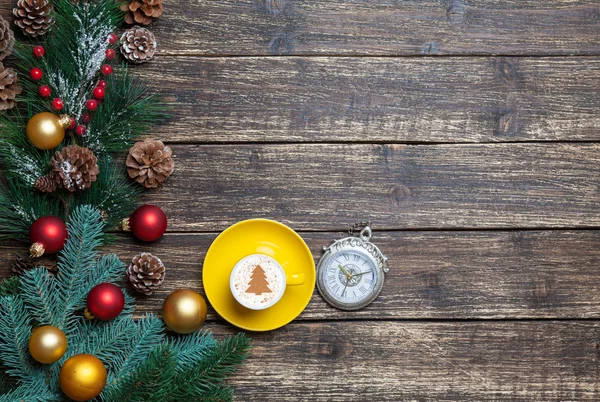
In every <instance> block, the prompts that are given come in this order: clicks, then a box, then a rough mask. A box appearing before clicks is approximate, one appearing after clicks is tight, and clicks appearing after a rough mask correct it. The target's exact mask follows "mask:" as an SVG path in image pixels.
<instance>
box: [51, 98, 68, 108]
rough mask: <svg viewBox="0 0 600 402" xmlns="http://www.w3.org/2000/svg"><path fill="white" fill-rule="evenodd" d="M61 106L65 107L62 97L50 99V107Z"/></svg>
mask: <svg viewBox="0 0 600 402" xmlns="http://www.w3.org/2000/svg"><path fill="white" fill-rule="evenodd" d="M63 107H65V104H64V103H63V100H62V99H60V98H54V99H52V109H54V110H62V108H63Z"/></svg>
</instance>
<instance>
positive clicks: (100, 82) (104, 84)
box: [97, 80, 108, 89]
mask: <svg viewBox="0 0 600 402" xmlns="http://www.w3.org/2000/svg"><path fill="white" fill-rule="evenodd" d="M107 86H108V84H107V83H106V81H104V80H100V81H98V85H97V87H98V88H102V89H106V87H107Z"/></svg>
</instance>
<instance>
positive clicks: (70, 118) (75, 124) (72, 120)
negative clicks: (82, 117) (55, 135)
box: [69, 117, 77, 130]
mask: <svg viewBox="0 0 600 402" xmlns="http://www.w3.org/2000/svg"><path fill="white" fill-rule="evenodd" d="M69 120H70V121H71V125H70V126H69V130H75V127H77V122H76V121H75V119H74V118H73V117H69Z"/></svg>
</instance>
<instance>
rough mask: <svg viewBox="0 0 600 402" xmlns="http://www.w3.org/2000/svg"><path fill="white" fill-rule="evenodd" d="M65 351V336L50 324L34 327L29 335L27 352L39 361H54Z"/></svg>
mask: <svg viewBox="0 0 600 402" xmlns="http://www.w3.org/2000/svg"><path fill="white" fill-rule="evenodd" d="M66 351H67V337H66V336H65V334H64V333H63V332H62V331H61V330H60V329H58V328H56V327H53V326H52V325H44V326H43V327H38V328H36V329H34V330H33V332H32V333H31V336H30V337H29V353H30V354H31V357H33V358H34V359H35V360H36V361H38V362H40V363H43V364H51V363H54V362H56V361H58V360H59V359H60V358H61V357H63V355H64V354H65V352H66Z"/></svg>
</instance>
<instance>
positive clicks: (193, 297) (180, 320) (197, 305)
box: [162, 289, 206, 334]
mask: <svg viewBox="0 0 600 402" xmlns="http://www.w3.org/2000/svg"><path fill="white" fill-rule="evenodd" d="M162 314H163V320H164V321H165V324H167V327H169V329H170V330H172V331H175V332H177V333H178V334H189V333H191V332H194V331H197V330H199V329H200V327H201V326H202V324H204V320H206V302H205V301H204V299H203V298H202V296H200V295H199V294H198V293H196V292H194V291H193V290H190V289H180V290H176V291H174V292H173V293H171V294H170V295H169V296H168V297H167V299H166V300H165V302H164V304H163V307H162Z"/></svg>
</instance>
